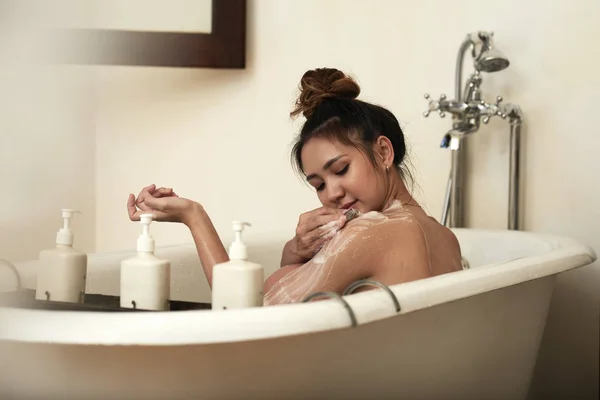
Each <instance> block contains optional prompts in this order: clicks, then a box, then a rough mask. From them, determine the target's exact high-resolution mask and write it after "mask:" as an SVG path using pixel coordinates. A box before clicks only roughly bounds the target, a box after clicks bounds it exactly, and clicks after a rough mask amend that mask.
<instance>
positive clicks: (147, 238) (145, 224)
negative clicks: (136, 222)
mask: <svg viewBox="0 0 600 400" xmlns="http://www.w3.org/2000/svg"><path fill="white" fill-rule="evenodd" d="M153 219H154V214H142V215H140V223H141V224H142V234H141V235H140V236H139V237H138V240H137V251H142V252H145V253H153V252H154V238H153V237H152V236H151V235H150V223H151V222H152V220H153Z"/></svg>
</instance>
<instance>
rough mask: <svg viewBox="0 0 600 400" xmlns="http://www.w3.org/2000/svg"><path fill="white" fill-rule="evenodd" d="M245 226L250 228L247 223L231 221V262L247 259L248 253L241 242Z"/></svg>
mask: <svg viewBox="0 0 600 400" xmlns="http://www.w3.org/2000/svg"><path fill="white" fill-rule="evenodd" d="M245 226H252V225H250V223H248V222H242V221H233V233H234V235H235V238H234V240H233V242H232V243H231V246H229V259H231V260H245V259H247V258H248V251H247V250H246V245H245V244H244V242H242V232H243V231H244V227H245Z"/></svg>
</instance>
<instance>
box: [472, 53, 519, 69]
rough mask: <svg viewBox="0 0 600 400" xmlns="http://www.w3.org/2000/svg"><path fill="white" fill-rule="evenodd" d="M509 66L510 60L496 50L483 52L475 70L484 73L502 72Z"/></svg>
mask: <svg viewBox="0 0 600 400" xmlns="http://www.w3.org/2000/svg"><path fill="white" fill-rule="evenodd" d="M509 65H510V62H509V61H508V58H506V57H505V56H504V55H503V54H502V53H501V52H500V51H498V50H496V49H494V48H491V49H487V50H484V51H482V52H481V54H480V55H479V57H477V59H476V60H475V68H477V69H478V70H480V71H483V72H497V71H502V70H503V69H505V68H507V67H508V66H509Z"/></svg>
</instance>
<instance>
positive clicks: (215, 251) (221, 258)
mask: <svg viewBox="0 0 600 400" xmlns="http://www.w3.org/2000/svg"><path fill="white" fill-rule="evenodd" d="M138 207H139V210H138ZM127 210H128V213H129V218H130V219H131V220H132V221H139V220H140V215H142V214H144V213H148V212H151V213H153V214H154V216H155V218H156V220H157V221H168V222H180V223H182V224H184V225H185V226H187V227H188V229H189V230H190V232H191V234H192V237H193V239H194V243H195V244H196V249H197V251H198V257H199V258H200V262H201V263H202V269H203V270H204V274H205V275H206V279H207V280H208V285H209V286H210V287H211V288H212V271H213V267H214V266H215V264H218V263H222V262H225V261H229V256H228V255H227V251H226V250H225V247H224V246H223V243H222V242H221V239H220V238H219V235H218V234H217V231H216V229H215V227H214V226H213V223H212V221H211V220H210V217H209V216H208V214H207V213H206V211H205V210H204V207H202V205H200V203H197V202H195V201H192V200H189V199H186V198H183V197H179V196H177V195H176V194H175V193H174V192H173V191H172V189H167V188H159V189H156V186H155V185H150V186H148V187H146V188H144V189H142V191H141V192H140V194H139V196H138V197H137V199H136V198H135V196H134V195H133V194H130V195H129V198H128V200H127Z"/></svg>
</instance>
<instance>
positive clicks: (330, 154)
mask: <svg viewBox="0 0 600 400" xmlns="http://www.w3.org/2000/svg"><path fill="white" fill-rule="evenodd" d="M301 156H302V165H303V168H304V173H305V175H306V179H307V181H308V182H309V183H310V184H311V185H312V186H313V187H314V188H315V190H316V192H317V196H318V197H319V200H320V201H321V204H323V205H324V206H326V207H331V208H354V209H356V210H358V211H360V212H361V213H366V212H369V211H373V210H381V208H382V207H383V204H384V202H385V195H386V193H385V187H386V186H385V179H384V178H383V176H382V173H381V171H379V172H378V168H379V169H383V167H375V166H374V165H373V164H372V163H371V161H370V160H369V159H368V158H367V156H366V155H365V154H363V153H362V152H360V151H359V150H358V149H356V148H355V147H353V146H348V145H344V144H342V143H340V142H338V141H336V140H333V139H324V138H312V139H310V140H309V141H308V142H307V143H306V144H305V145H304V146H303V148H302V154H301ZM376 156H377V155H376Z"/></svg>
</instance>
